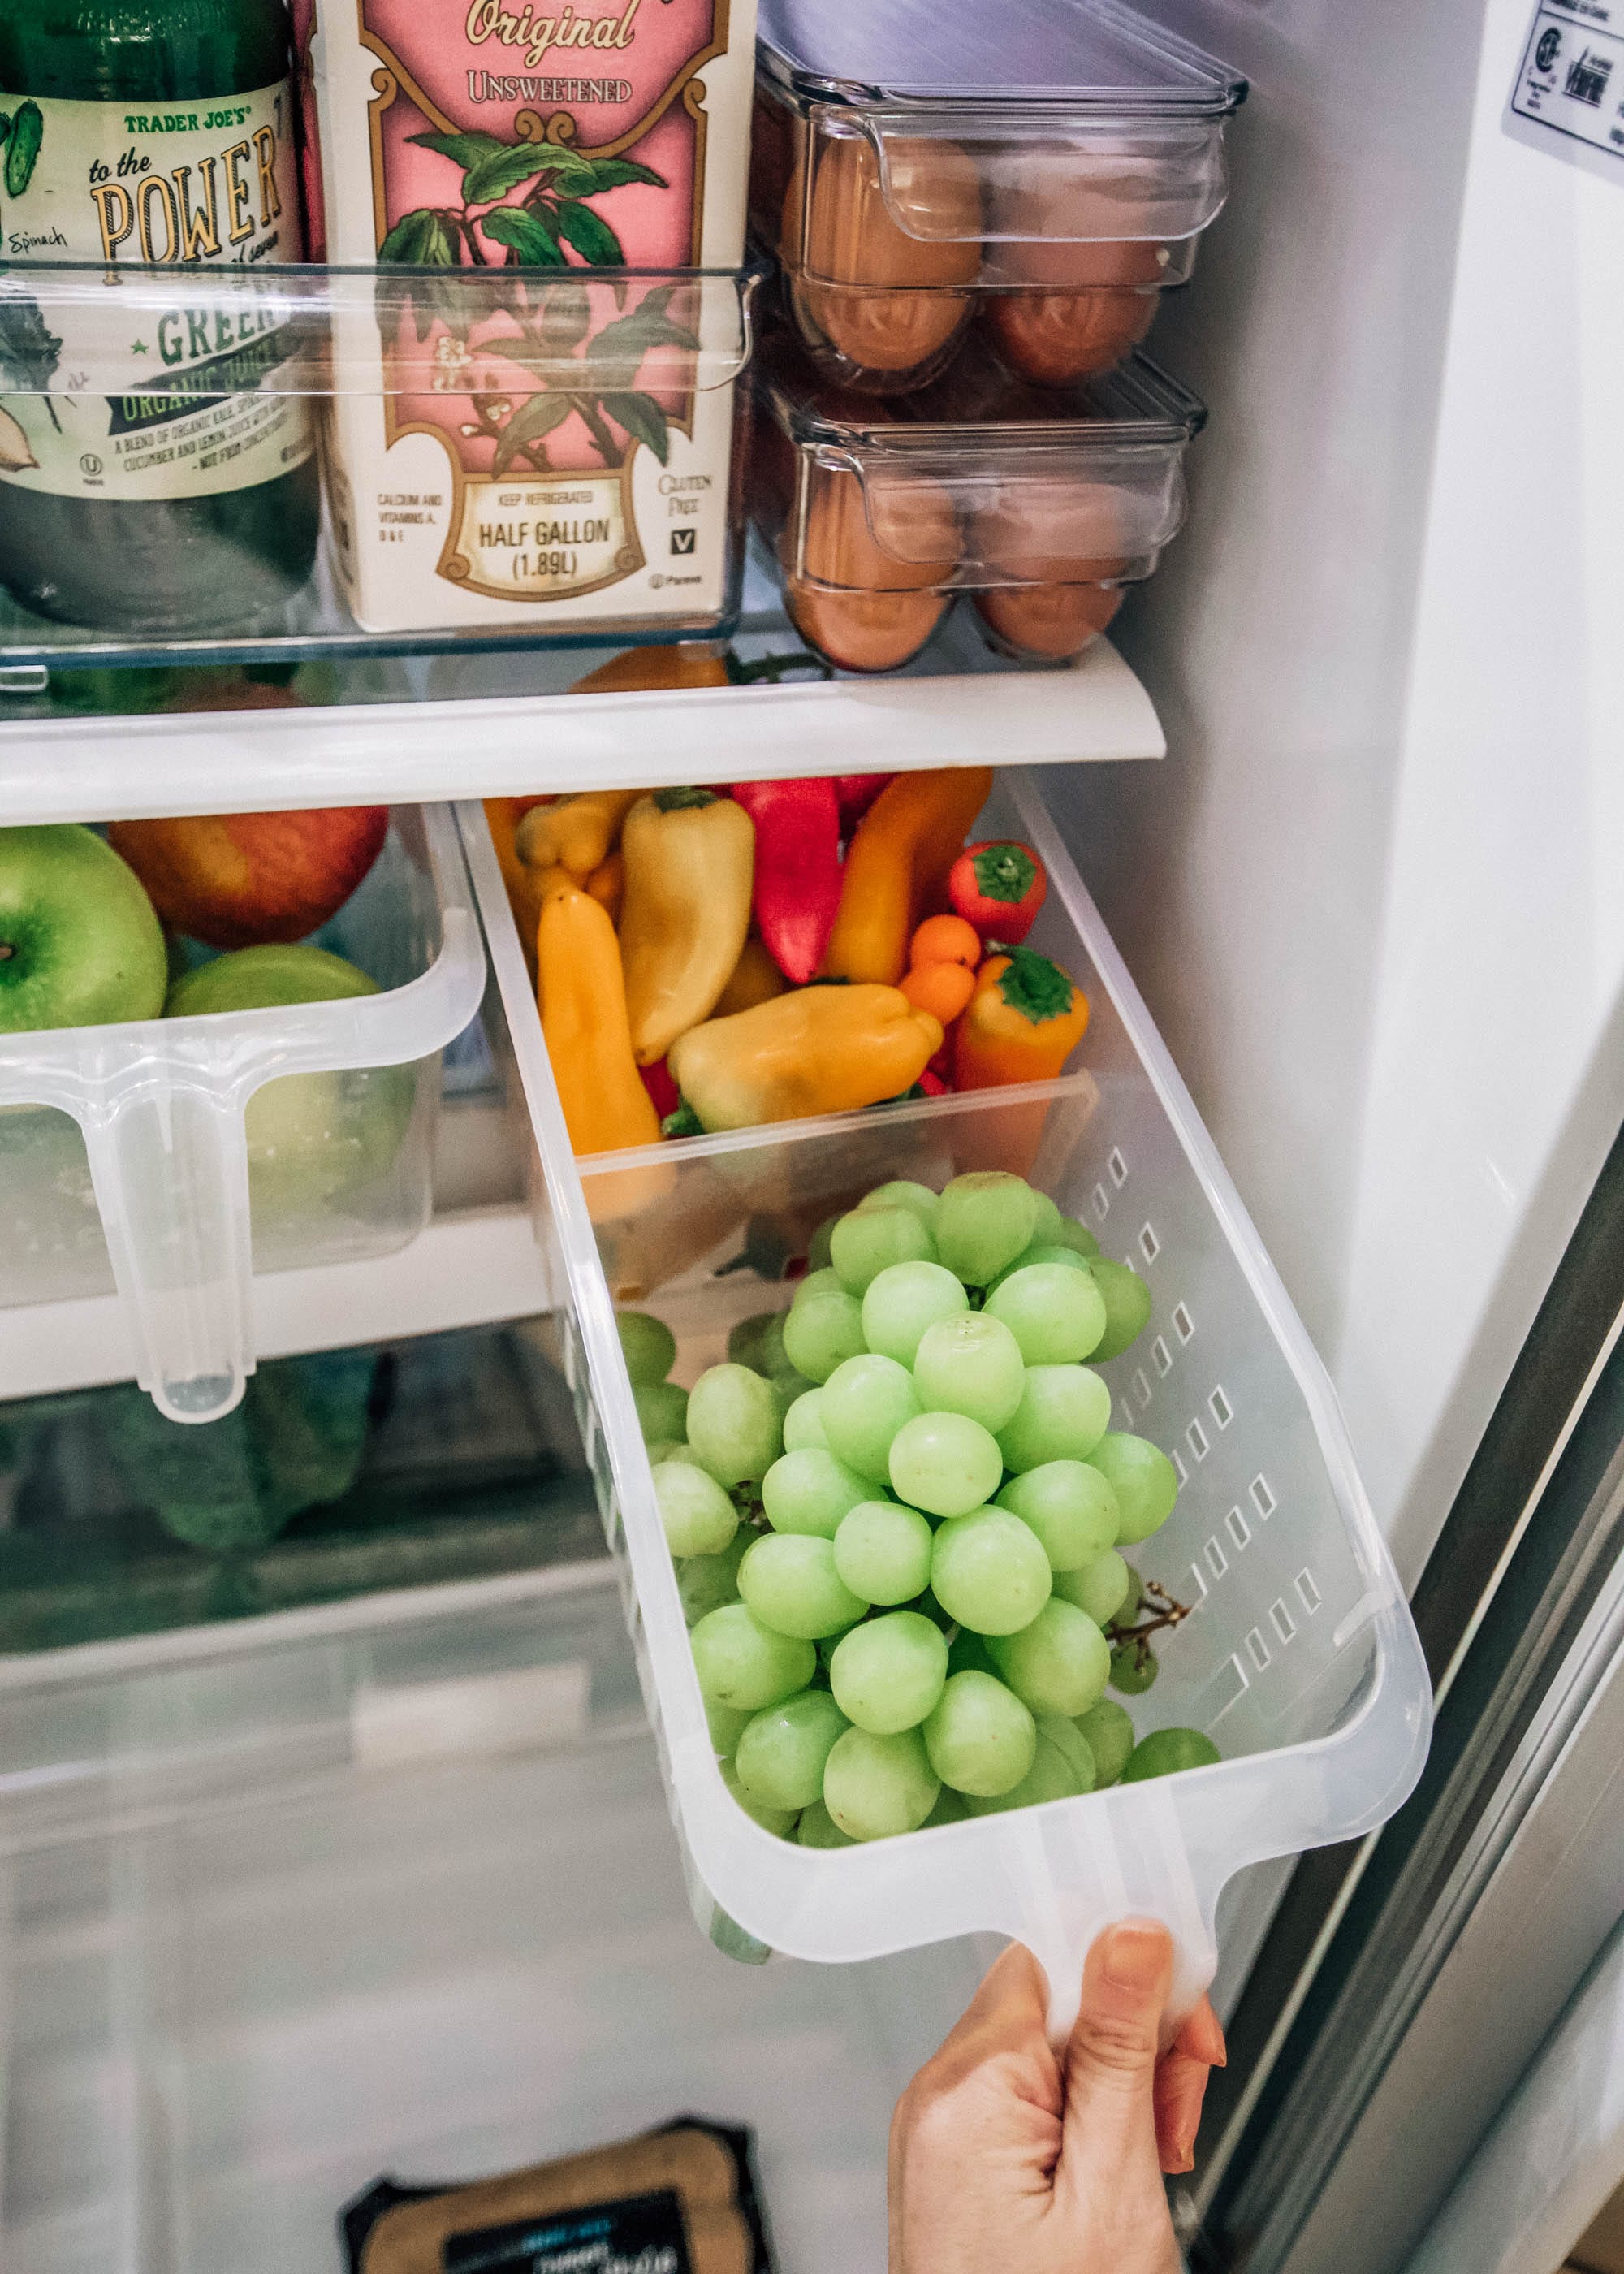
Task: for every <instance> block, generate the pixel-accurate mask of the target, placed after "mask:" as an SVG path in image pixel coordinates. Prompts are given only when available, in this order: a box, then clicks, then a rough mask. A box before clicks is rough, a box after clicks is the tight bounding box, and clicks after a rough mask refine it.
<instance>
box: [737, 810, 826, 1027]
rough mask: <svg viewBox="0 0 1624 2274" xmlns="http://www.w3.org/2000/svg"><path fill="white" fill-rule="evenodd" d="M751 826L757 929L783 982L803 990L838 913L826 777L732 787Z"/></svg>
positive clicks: (819, 958)
mask: <svg viewBox="0 0 1624 2274" xmlns="http://www.w3.org/2000/svg"><path fill="white" fill-rule="evenodd" d="M733 796H734V797H735V798H736V799H737V800H738V802H739V803H740V804H741V806H742V807H743V808H744V809H745V811H746V812H747V813H748V815H749V817H750V818H751V820H752V821H753V822H754V823H755V824H756V929H757V930H759V932H760V933H761V936H762V938H763V942H764V943H765V945H766V948H767V953H769V954H770V955H771V958H772V960H773V961H774V962H775V963H776V964H777V965H778V968H779V970H780V971H781V972H782V973H783V974H784V976H785V977H786V979H788V980H792V981H793V983H794V984H795V985H796V986H797V987H804V986H805V985H806V984H807V983H808V980H809V979H811V978H812V977H813V976H814V975H815V974H816V971H817V968H818V966H819V965H820V964H821V963H822V961H823V950H824V949H825V948H826V947H827V946H828V945H829V935H830V933H831V931H832V930H834V926H835V918H836V916H837V915H838V914H839V912H840V885H841V870H840V807H839V801H838V797H837V795H836V791H835V785H834V783H833V781H832V780H831V779H829V778H828V777H827V776H816V777H811V778H805V779H797V780H792V781H763V782H735V783H734V784H733Z"/></svg>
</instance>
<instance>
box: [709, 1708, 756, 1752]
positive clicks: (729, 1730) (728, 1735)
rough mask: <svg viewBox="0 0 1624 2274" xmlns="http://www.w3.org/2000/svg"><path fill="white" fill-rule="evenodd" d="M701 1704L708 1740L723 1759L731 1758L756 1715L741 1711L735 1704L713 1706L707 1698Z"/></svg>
mask: <svg viewBox="0 0 1624 2274" xmlns="http://www.w3.org/2000/svg"><path fill="white" fill-rule="evenodd" d="M703 1704H704V1709H705V1727H706V1728H708V1729H709V1730H710V1732H711V1743H712V1744H713V1745H714V1746H715V1747H716V1750H717V1752H718V1755H719V1757H720V1758H722V1759H723V1760H731V1759H732V1758H733V1752H734V1751H735V1749H736V1747H737V1745H738V1743H739V1740H740V1738H741V1736H743V1735H744V1733H745V1731H746V1730H747V1729H748V1728H749V1726H750V1724H751V1722H752V1721H754V1720H755V1719H756V1716H755V1714H754V1713H741V1711H740V1710H739V1708H738V1707H737V1706H713V1705H712V1704H711V1700H710V1699H709V1698H705V1699H704V1701H703Z"/></svg>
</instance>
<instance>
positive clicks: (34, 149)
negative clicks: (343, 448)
mask: <svg viewBox="0 0 1624 2274" xmlns="http://www.w3.org/2000/svg"><path fill="white" fill-rule="evenodd" d="M0 117H4V120H5V122H6V123H5V139H4V162H3V164H0V184H3V186H4V198H3V199H0V245H3V246H4V255H5V258H6V260H7V261H8V262H9V261H12V260H16V261H19V262H21V263H25V264H26V263H27V262H30V261H34V262H46V263H49V262H52V261H62V262H72V261H94V262H96V263H101V262H103V261H105V262H106V263H107V268H106V272H105V274H106V282H107V290H106V291H105V293H102V292H98V293H96V294H94V296H91V297H80V298H79V299H78V300H76V301H71V302H64V303H63V304H62V305H61V306H60V310H59V308H58V306H57V305H56V304H49V312H48V309H47V308H45V307H41V304H40V302H39V301H38V300H37V299H36V298H35V297H34V294H33V293H32V292H31V290H30V289H29V283H28V275H27V269H26V266H24V267H19V268H16V269H12V270H11V271H10V273H9V274H8V275H7V276H6V279H5V286H4V295H3V296H0V387H4V385H5V383H6V382H7V381H8V380H9V382H10V383H11V386H12V387H13V388H28V389H30V390H31V391H30V392H28V393H26V394H13V395H5V396H4V398H0V480H4V481H8V482H12V483H15V484H16V485H17V486H19V488H24V489H33V490H46V491H49V492H52V493H54V494H56V496H59V497H106V498H117V499H124V500H138V499H148V498H185V497H205V496H208V495H211V494H214V493H219V492H222V491H226V490H242V489H250V488H252V487H253V486H254V485H255V484H257V483H259V482H265V481H270V480H272V479H274V478H275V477H276V476H277V475H279V474H283V473H287V472H288V471H290V470H291V469H292V468H293V467H295V466H297V465H301V464H302V463H304V462H305V459H306V458H308V457H309V456H311V453H312V448H313V430H312V420H311V415H310V405H309V403H306V402H305V401H304V400H303V399H301V398H300V397H298V396H297V395H276V394H267V393H264V392H261V391H259V390H260V389H261V388H262V384H263V382H264V380H266V379H267V377H268V376H269V375H270V374H271V373H274V371H275V370H276V369H277V367H278V366H279V365H281V364H282V362H283V361H284V360H285V358H286V354H287V348H286V343H285V334H284V329H283V325H284V318H283V316H282V313H281V312H280V311H279V310H278V309H277V308H276V307H275V305H274V295H267V294H266V293H264V292H261V291H260V290H259V289H258V288H257V287H256V284H255V282H253V281H252V275H250V274H247V273H245V274H244V281H243V283H242V287H241V292H240V296H237V297H234V299H233V302H232V304H231V305H230V306H229V307H225V306H222V305H219V304H218V302H217V301H216V302H215V303H214V304H213V305H208V306H206V307H202V308H199V306H198V305H196V295H195V293H194V294H192V297H190V298H189V297H188V280H189V278H190V277H191V276H192V275H193V274H194V273H195V268H196V267H197V266H198V265H199V264H202V265H205V266H207V267H211V268H217V267H231V268H234V269H236V268H240V269H242V270H244V272H252V269H254V268H255V267H258V266H259V263H260V262H262V261H270V262H276V261H283V260H297V258H298V255H299V249H300V248H299V240H298V182H297V170H296V155H295V151H294V146H293V136H292V121H291V115H290V111H289V93H288V89H287V87H286V86H285V85H283V86H277V87H261V88H259V89H258V90H257V91H255V92H253V93H251V94H234V95H228V96H224V97H222V99H221V100H220V101H218V102H211V101H207V100H202V99H199V100H197V101H194V102H185V103H184V104H177V105H176V106H175V107H173V108H171V109H163V110H154V111H148V110H143V109H126V107H125V106H124V104H123V103H113V102H68V101H65V100H63V101H57V100H56V99H54V98H52V97H49V96H44V97H41V99H40V100H38V101H37V102H36V101H35V100H34V98H33V97H32V96H18V95H12V94H0ZM126 262H136V263H139V264H143V265H147V266H152V267H160V268H162V269H164V270H166V271H168V270H169V269H172V270H173V272H174V280H175V281H174V298H173V301H172V304H171V305H169V307H167V308H165V309H162V310H160V311H159V312H156V313H154V312H152V311H151V309H150V307H149V306H148V307H147V309H146V310H145V312H140V313H137V314H131V313H129V312H126V310H125V305H124V304H125V303H126V302H127V300H128V297H129V296H128V295H127V294H125V293H123V292H121V291H120V290H119V282H118V272H119V267H120V265H121V264H123V263H126ZM92 373H94V374H95V375H96V377H97V378H99V379H100V380H101V381H102V385H103V386H105V385H106V384H107V380H108V375H109V373H112V374H113V375H114V377H115V379H116V380H118V381H121V382H122V383H123V384H124V388H126V390H127V391H126V392H124V393H123V394H120V395H114V396H113V397H111V398H110V399H109V397H108V396H107V395H104V394H101V393H98V392H96V391H95V388H94V383H93V381H92V379H91V374H92Z"/></svg>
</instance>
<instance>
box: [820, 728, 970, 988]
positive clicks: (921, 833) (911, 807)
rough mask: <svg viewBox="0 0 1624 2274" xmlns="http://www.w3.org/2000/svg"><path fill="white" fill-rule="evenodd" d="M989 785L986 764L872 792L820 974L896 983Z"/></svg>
mask: <svg viewBox="0 0 1624 2274" xmlns="http://www.w3.org/2000/svg"><path fill="white" fill-rule="evenodd" d="M991 787H992V768H991V767H990V766H932V767H928V768H927V769H925V770H924V771H923V772H920V773H907V774H898V776H897V778H896V779H895V780H894V781H893V782H891V783H890V784H889V785H888V787H886V788H884V789H883V790H882V791H881V792H880V794H879V796H878V797H877V798H876V800H875V802H874V803H873V804H872V805H871V806H870V807H869V808H868V812H867V813H865V814H864V816H863V817H862V819H861V821H860V822H859V823H858V825H857V833H856V835H855V836H854V837H853V840H852V842H851V845H850V847H849V848H848V850H847V853H846V878H845V883H844V885H842V887H841V892H840V913H839V915H838V916H837V917H836V918H835V928H834V930H833V932H832V934H831V937H830V942H829V947H828V950H827V953H825V955H824V957H823V972H824V975H825V976H826V977H828V978H831V979H851V980H859V981H870V982H877V983H879V984H880V985H882V986H886V987H894V986H895V985H896V984H897V982H898V980H899V979H900V978H901V977H902V975H903V973H904V972H905V971H906V969H907V968H908V943H909V941H910V940H911V939H912V937H913V936H914V930H915V927H916V926H917V925H918V922H919V920H920V917H921V915H922V913H923V911H924V908H925V907H926V904H927V901H928V900H929V896H930V894H931V893H932V892H934V891H935V890H936V886H937V885H938V884H939V882H940V881H941V879H942V877H944V875H945V873H946V871H947V870H949V869H950V868H951V866H952V864H953V862H954V861H955V860H956V859H957V857H958V854H959V847H960V846H961V845H962V844H963V843H964V840H965V836H966V832H967V831H968V830H969V827H970V825H971V823H972V822H973V821H974V819H975V817H976V815H977V814H978V813H979V812H980V811H981V808H982V806H983V805H984V804H985V803H986V802H987V794H988V792H989V790H990V789H991Z"/></svg>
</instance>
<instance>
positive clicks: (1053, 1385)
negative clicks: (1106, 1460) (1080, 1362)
mask: <svg viewBox="0 0 1624 2274" xmlns="http://www.w3.org/2000/svg"><path fill="white" fill-rule="evenodd" d="M1110 1418H1111V1393H1110V1391H1109V1389H1107V1388H1106V1386H1105V1384H1104V1382H1101V1379H1100V1377H1099V1375H1098V1374H1095V1373H1094V1371H1093V1369H1092V1368H1091V1367H1086V1366H1029V1367H1027V1368H1026V1386H1025V1388H1024V1389H1022V1391H1021V1396H1020V1405H1019V1410H1018V1412H1016V1415H1015V1418H1014V1419H1013V1420H1012V1421H1011V1422H1008V1423H1007V1424H1006V1425H1005V1427H1004V1428H1002V1429H1000V1430H999V1432H998V1442H999V1444H1000V1446H1001V1447H1002V1448H1003V1450H1004V1460H1005V1461H1006V1462H1007V1463H1008V1465H1009V1466H1010V1467H1011V1469H1014V1470H1015V1471H1016V1472H1018V1473H1019V1472H1021V1471H1023V1470H1026V1469H1037V1468H1041V1467H1042V1465H1043V1464H1044V1462H1045V1461H1086V1459H1087V1457H1088V1456H1089V1455H1090V1454H1091V1453H1092V1452H1093V1450H1094V1447H1095V1446H1096V1445H1097V1444H1098V1443H1099V1442H1100V1440H1101V1438H1102V1437H1103V1436H1104V1434H1105V1430H1106V1424H1107V1423H1108V1422H1109V1419H1110Z"/></svg>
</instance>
